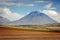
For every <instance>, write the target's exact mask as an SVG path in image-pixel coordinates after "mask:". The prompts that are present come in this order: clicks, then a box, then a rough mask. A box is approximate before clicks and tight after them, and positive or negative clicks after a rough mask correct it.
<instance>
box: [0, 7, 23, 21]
mask: <svg viewBox="0 0 60 40" xmlns="http://www.w3.org/2000/svg"><path fill="white" fill-rule="evenodd" d="M0 14H1V15H0V16H3V17H5V18H7V19H9V20H10V21H15V20H18V19H20V18H21V17H22V15H20V14H18V13H13V12H11V11H10V9H9V8H0Z"/></svg>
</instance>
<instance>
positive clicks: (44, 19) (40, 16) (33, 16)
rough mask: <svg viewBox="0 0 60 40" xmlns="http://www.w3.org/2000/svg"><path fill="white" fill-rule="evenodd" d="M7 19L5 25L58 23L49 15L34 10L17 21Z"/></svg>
mask: <svg viewBox="0 0 60 40" xmlns="http://www.w3.org/2000/svg"><path fill="white" fill-rule="evenodd" d="M7 21H8V20H7ZM7 21H6V23H3V25H45V24H54V23H57V22H56V21H55V20H53V19H52V18H50V17H49V16H48V15H46V14H44V13H40V12H39V11H33V12H31V13H29V14H28V15H26V16H24V17H23V18H21V19H19V20H17V21H13V22H10V21H9V22H7Z"/></svg>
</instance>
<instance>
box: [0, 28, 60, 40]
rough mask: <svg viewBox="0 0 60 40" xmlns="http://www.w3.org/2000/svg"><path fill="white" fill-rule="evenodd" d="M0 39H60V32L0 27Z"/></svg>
mask: <svg viewBox="0 0 60 40" xmlns="http://www.w3.org/2000/svg"><path fill="white" fill-rule="evenodd" d="M0 40H60V33H59V32H42V31H27V30H16V29H7V28H0Z"/></svg>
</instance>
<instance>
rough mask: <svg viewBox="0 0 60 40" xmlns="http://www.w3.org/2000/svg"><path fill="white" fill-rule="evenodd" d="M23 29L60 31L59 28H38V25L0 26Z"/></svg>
mask: <svg viewBox="0 0 60 40" xmlns="http://www.w3.org/2000/svg"><path fill="white" fill-rule="evenodd" d="M1 27H3V28H9V29H22V30H35V31H36V30H37V31H60V27H58V26H38V25H33V26H31V25H21V26H0V28H1Z"/></svg>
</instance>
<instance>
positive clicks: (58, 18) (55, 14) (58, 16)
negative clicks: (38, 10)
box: [42, 10, 60, 23]
mask: <svg viewBox="0 0 60 40" xmlns="http://www.w3.org/2000/svg"><path fill="white" fill-rule="evenodd" d="M42 12H43V13H45V14H47V15H48V16H49V17H51V18H52V19H54V20H56V21H57V22H59V23H60V14H59V13H58V12H57V11H55V10H43V11H42Z"/></svg>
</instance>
